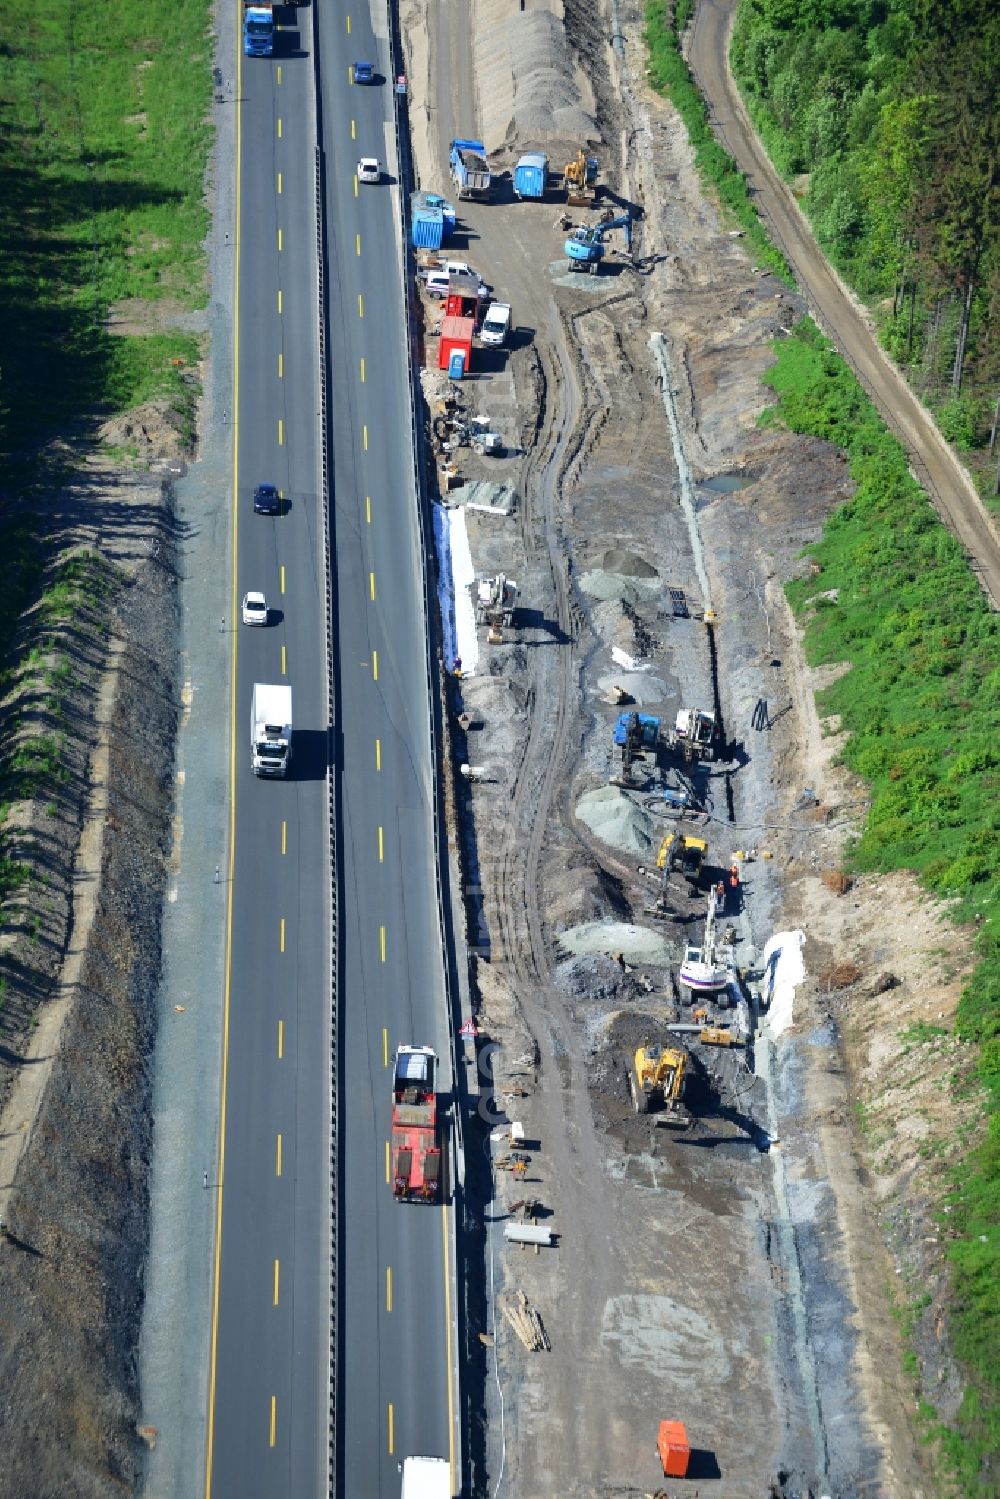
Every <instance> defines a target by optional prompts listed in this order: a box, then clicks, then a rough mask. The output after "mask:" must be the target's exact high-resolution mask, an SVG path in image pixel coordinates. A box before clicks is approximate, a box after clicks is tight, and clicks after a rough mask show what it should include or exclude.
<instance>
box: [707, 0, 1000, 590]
mask: <svg viewBox="0 0 1000 1499" xmlns="http://www.w3.org/2000/svg"><path fill="white" fill-rule="evenodd" d="M736 6H737V0H699V4H698V6H697V8H696V10H695V16H694V22H693V24H692V29H691V40H690V51H689V64H690V67H691V72H692V73H693V75H694V79H695V82H696V83H697V85H698V87H699V89H700V90H701V92H702V94H703V95H704V98H705V101H706V104H707V106H708V110H709V115H710V118H711V122H712V126H713V128H714V130H715V132H716V135H717V136H718V137H719V140H720V141H721V143H722V145H723V146H725V148H726V150H727V151H728V152H729V154H730V155H731V156H732V157H733V158H734V160H735V161H736V163H737V165H738V166H739V167H740V170H741V171H743V172H744V173H745V174H746V178H747V182H748V184H749V187H750V192H751V194H752V196H753V199H754V203H755V204H756V207H757V209H758V211H759V213H760V214H761V216H762V218H763V219H764V220H765V222H766V223H767V224H768V227H769V229H770V231H771V234H772V237H773V238H774V240H775V242H776V243H777V245H778V246H779V247H780V248H781V250H782V252H783V253H784V255H785V258H786V260H787V261H788V263H789V265H790V266H791V268H792V271H793V273H794V275H795V278H796V281H797V282H798V285H799V289H800V290H801V292H802V294H803V295H804V296H805V297H806V299H807V301H808V303H809V310H810V312H811V313H812V316H813V317H814V318H815V320H816V322H817V323H818V324H819V325H820V327H821V328H822V329H823V330H824V332H825V333H826V334H827V336H828V337H829V338H831V339H833V341H834V342H835V344H836V345H837V348H838V350H839V351H840V353H841V354H842V355H843V356H844V358H845V359H846V360H847V362H848V364H850V366H851V368H852V369H853V370H854V372H855V374H856V375H857V377H858V379H859V380H860V381H861V384H862V385H863V386H864V388H865V390H866V391H867V392H868V394H869V396H870V397H871V399H872V400H873V401H874V403H875V405H876V406H877V408H878V410H879V412H880V414H881V416H882V418H883V420H884V421H885V423H886V425H887V426H888V427H889V428H890V430H891V431H892V432H894V433H895V435H896V436H897V437H898V438H899V440H900V442H901V443H902V444H903V447H904V448H905V449H906V452H907V455H908V457H909V460H910V466H911V468H912V470H913V473H914V475H915V477H916V478H917V480H918V481H919V483H920V484H921V485H922V486H923V487H924V489H925V490H926V491H927V494H928V495H929V497H930V499H931V502H932V504H933V505H934V508H935V509H936V510H937V512H938V514H939V515H940V517H941V519H942V520H943V521H944V523H945V525H946V526H947V527H948V529H949V530H950V531H951V532H952V533H953V534H954V535H955V536H956V537H957V538H958V540H959V542H960V543H961V545H962V546H963V547H964V548H965V550H966V553H967V554H968V558H969V563H970V566H971V567H972V569H973V571H974V572H975V574H976V576H977V577H978V578H979V581H980V583H981V585H982V587H983V589H984V591H985V592H986V594H987V597H988V598H989V599H990V601H991V603H992V605H993V607H994V608H1000V532H998V530H997V525H996V522H995V521H994V520H993V518H992V517H991V516H990V515H989V514H988V513H987V511H986V509H985V507H984V505H983V503H982V501H981V500H980V498H979V495H978V494H977V492H976V489H975V486H974V485H973V483H972V481H971V479H970V478H969V476H968V474H967V473H966V472H965V470H964V469H963V468H962V465H961V464H960V463H959V461H958V459H957V458H956V457H955V455H954V453H953V452H952V451H951V449H950V448H949V446H948V444H947V443H946V442H945V440H944V438H943V437H942V436H941V433H940V431H939V430H938V428H937V426H936V425H935V423H934V421H933V419H932V417H931V416H930V414H929V413H928V412H927V411H926V410H925V409H924V407H923V406H922V405H921V403H920V401H919V400H918V398H917V397H916V396H915V395H914V393H913V391H912V390H911V389H910V387H909V386H908V385H907V383H906V381H905V380H904V379H903V376H902V375H901V374H900V372H899V371H898V369H897V368H896V367H895V365H893V364H892V362H891V361H890V360H889V359H888V358H887V356H886V355H885V354H884V353H883V351H882V349H881V348H880V347H879V344H878V340H877V338H876V337H875V334H874V332H873V331H872V328H871V326H870V323H869V321H868V319H867V316H866V315H865V313H864V311H863V310H862V309H861V308H860V307H859V306H858V304H857V302H856V301H855V300H854V298H853V297H852V296H851V294H850V293H849V292H848V290H847V288H846V287H845V286H844V284H843V283H842V282H841V280H840V278H839V277H838V276H837V273H836V272H835V271H834V270H833V268H832V266H831V265H830V264H829V262H828V261H827V259H826V257H825V256H824V255H823V253H822V251H821V250H820V249H819V247H818V246H817V244H816V241H815V239H814V237H813V234H812V231H811V229H810V228H809V225H808V223H807V221H806V218H805V216H804V214H803V213H802V211H801V209H800V208H799V206H798V204H797V203H796V201H795V199H794V197H793V196H792V192H791V190H790V188H789V187H788V185H787V183H785V182H783V181H782V179H781V177H780V176H779V175H778V173H777V172H776V171H775V170H774V167H773V166H772V164H771V162H770V160H769V158H768V156H767V153H766V151H765V149H764V147H763V145H762V144H761V142H760V140H759V138H758V136H757V134H756V132H755V130H754V128H753V125H752V123H751V121H750V117H749V115H748V113H747V110H746V106H745V105H744V103H743V100H742V98H741V97H740V93H739V90H738V88H737V86H736V81H735V79H734V78H733V76H732V73H731V72H730V70H729V42H730V37H731V35H732V29H733V23H734V20H735V15H736Z"/></svg>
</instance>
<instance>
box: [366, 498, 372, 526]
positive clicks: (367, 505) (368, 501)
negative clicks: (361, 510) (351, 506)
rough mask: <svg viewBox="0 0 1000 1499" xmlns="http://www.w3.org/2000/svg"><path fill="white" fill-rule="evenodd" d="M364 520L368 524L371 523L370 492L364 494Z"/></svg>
mask: <svg viewBox="0 0 1000 1499" xmlns="http://www.w3.org/2000/svg"><path fill="white" fill-rule="evenodd" d="M365 520H366V521H367V522H368V524H369V525H371V523H372V497H371V495H370V494H366V495H365Z"/></svg>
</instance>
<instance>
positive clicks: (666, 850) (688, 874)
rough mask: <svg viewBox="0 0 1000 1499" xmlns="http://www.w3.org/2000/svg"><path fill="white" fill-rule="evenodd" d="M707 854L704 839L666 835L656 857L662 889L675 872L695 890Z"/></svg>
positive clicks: (677, 834)
mask: <svg viewBox="0 0 1000 1499" xmlns="http://www.w3.org/2000/svg"><path fill="white" fill-rule="evenodd" d="M707 852H708V844H707V843H706V842H705V840H704V838H690V837H687V836H682V835H681V834H680V833H667V834H666V836H665V837H664V839H663V841H662V843H661V844H660V848H659V852H658V853H657V855H656V867H657V869H659V870H660V872H661V879H662V883H663V886H664V889H665V888H666V883H667V880H668V879H669V877H670V876H671V874H673V873H675V872H676V873H677V874H680V875H683V876H684V878H685V879H686V880H688V881H689V882H690V883H691V884H692V885H693V886H694V887H695V889H697V888H698V886H699V884H700V883H701V872H702V866H703V865H704V863H705V855H706V853H707Z"/></svg>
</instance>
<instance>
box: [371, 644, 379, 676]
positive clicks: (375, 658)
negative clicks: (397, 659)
mask: <svg viewBox="0 0 1000 1499" xmlns="http://www.w3.org/2000/svg"><path fill="white" fill-rule="evenodd" d="M372 681H373V682H377V681H378V651H372Z"/></svg>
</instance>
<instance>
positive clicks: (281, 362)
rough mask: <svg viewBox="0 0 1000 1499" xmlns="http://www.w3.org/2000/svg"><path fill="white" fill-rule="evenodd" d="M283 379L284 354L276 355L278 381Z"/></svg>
mask: <svg viewBox="0 0 1000 1499" xmlns="http://www.w3.org/2000/svg"><path fill="white" fill-rule="evenodd" d="M284 378H285V356H284V354H279V355H278V379H279V380H284Z"/></svg>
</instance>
